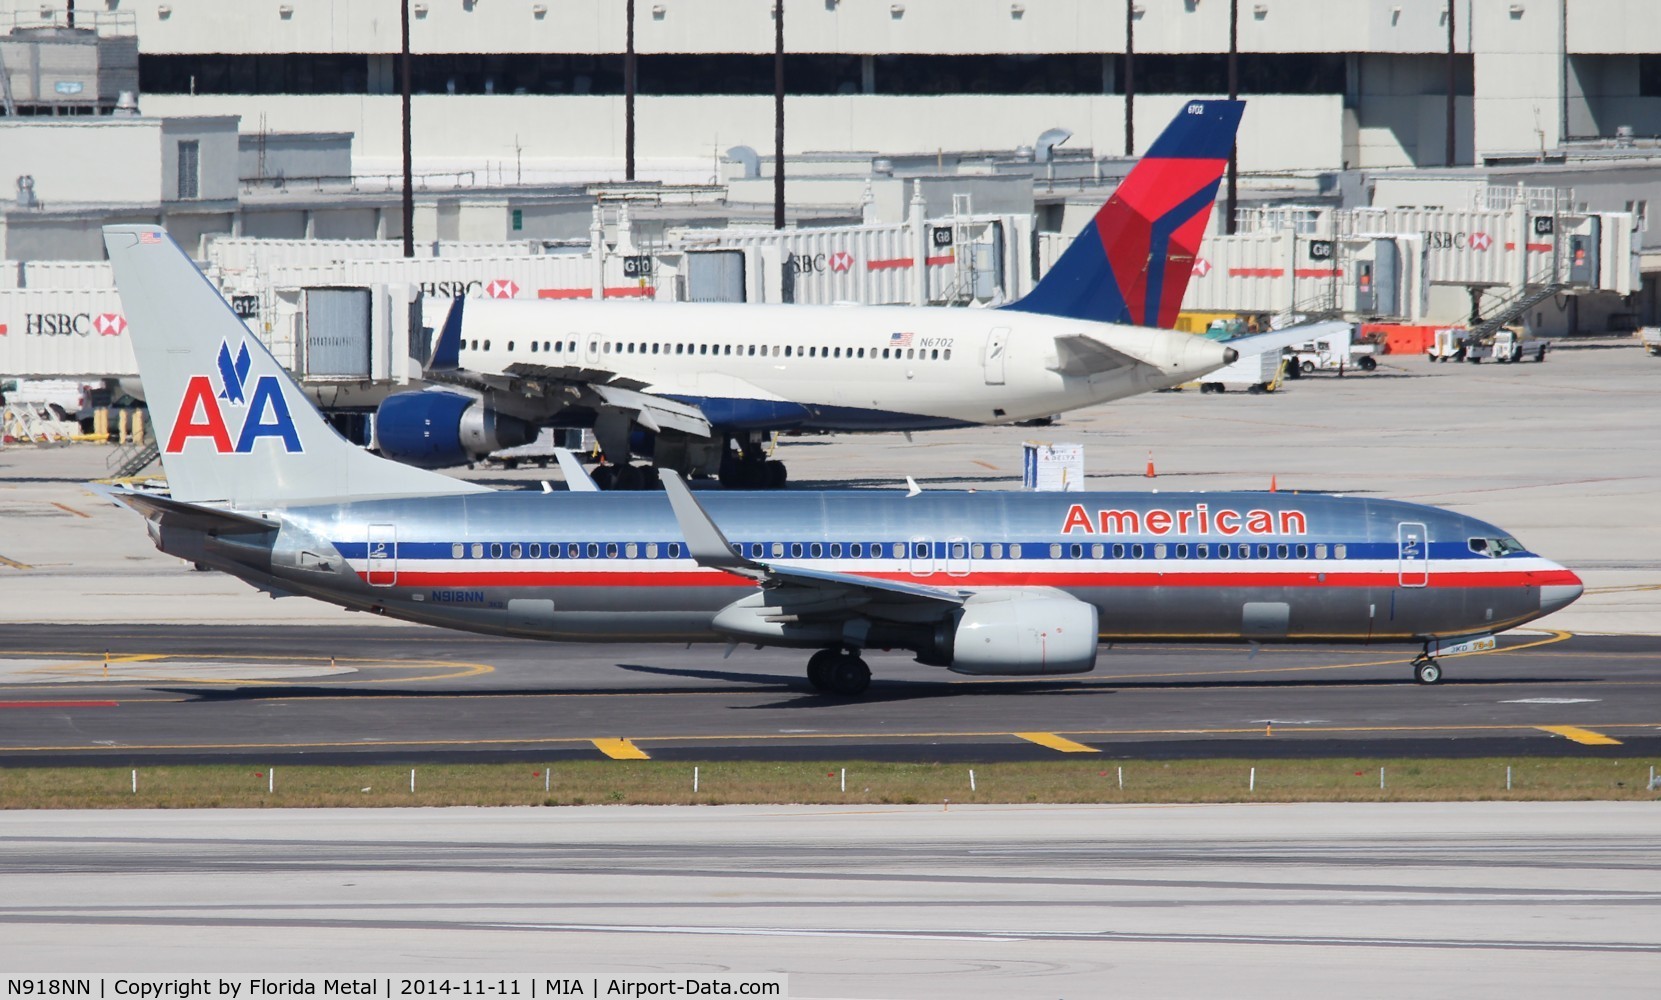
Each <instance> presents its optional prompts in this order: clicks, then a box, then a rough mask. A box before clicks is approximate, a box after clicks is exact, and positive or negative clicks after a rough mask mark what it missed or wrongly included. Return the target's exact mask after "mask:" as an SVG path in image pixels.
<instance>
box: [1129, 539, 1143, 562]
mask: <svg viewBox="0 0 1661 1000" xmlns="http://www.w3.org/2000/svg"><path fill="white" fill-rule="evenodd" d="M1130 557H1131V558H1132V559H1140V558H1142V543H1141V542H1137V543H1136V544H1135V545H1132V546H1131V547H1130Z"/></svg>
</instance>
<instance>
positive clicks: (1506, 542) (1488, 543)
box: [1469, 538, 1524, 559]
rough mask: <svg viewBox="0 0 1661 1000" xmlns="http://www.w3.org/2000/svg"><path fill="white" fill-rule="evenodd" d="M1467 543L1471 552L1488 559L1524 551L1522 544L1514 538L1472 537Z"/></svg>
mask: <svg viewBox="0 0 1661 1000" xmlns="http://www.w3.org/2000/svg"><path fill="white" fill-rule="evenodd" d="M1469 544H1470V547H1471V551H1472V552H1475V553H1476V554H1477V555H1479V556H1487V557H1488V558H1489V559H1499V558H1501V557H1503V556H1508V555H1512V554H1513V553H1517V552H1522V551H1524V549H1523V544H1522V543H1521V542H1519V541H1517V540H1516V539H1515V538H1473V539H1471V540H1470V542H1469Z"/></svg>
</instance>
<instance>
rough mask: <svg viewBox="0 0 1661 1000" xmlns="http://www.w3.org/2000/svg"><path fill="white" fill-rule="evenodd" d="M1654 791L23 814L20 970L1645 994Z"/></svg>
mask: <svg viewBox="0 0 1661 1000" xmlns="http://www.w3.org/2000/svg"><path fill="white" fill-rule="evenodd" d="M1658 808H1661V806H1657V805H1656V804H1653V803H1625V804H1616V803H1596V802H1573V803H1570V802H1561V803H1466V804H1441V805H1438V804H1401V805H1391V806H1382V805H1309V804H1298V805H1203V806H1180V805H1178V806H1093V807H1080V806H1041V805H1039V806H1003V807H988V806H976V807H958V806H953V807H952V808H951V810H950V811H949V812H948V811H943V810H942V809H941V808H940V807H939V806H927V807H925V806H913V807H875V808H860V809H840V808H830V807H742V806H731V807H720V808H707V807H705V808H697V807H613V808H604V807H577V808H558V809H547V808H543V809H519V808H512V809H488V810H476V809H425V810H406V809H387V810H378V811H377V810H353V809H346V810H330V811H317V810H286V809H260V810H251V811H241V810H217V811H206V812H198V811H174V812H147V813H146V812H140V813H133V812H126V811H120V810H112V811H103V812H93V813H61V812H24V813H8V814H6V816H5V823H4V827H3V832H0V875H3V877H4V881H5V885H6V891H5V894H4V897H3V898H0V925H3V927H0V965H4V966H5V968H6V969H7V970H8V974H10V975H16V974H21V973H23V972H28V973H44V972H58V973H68V972H74V973H79V974H89V973H93V972H110V973H124V974H129V975H133V974H145V973H151V974H164V975H175V976H189V975H202V974H206V973H213V972H221V973H226V972H242V973H265V974H268V975H280V974H284V973H287V974H293V973H310V974H329V973H377V974H391V975H412V974H423V973H436V972H446V973H451V974H454V975H460V976H467V975H472V976H488V975H494V974H498V973H502V972H513V973H532V972H535V973H542V974H545V975H556V974H559V973H562V972H564V973H572V972H585V973H586V972H602V973H627V974H629V976H630V978H636V979H639V978H645V977H648V976H652V975H656V974H661V973H675V972H678V973H688V972H701V973H725V972H735V973H762V972H783V973H787V974H788V975H789V977H790V981H789V988H790V996H792V997H798V998H808V997H811V998H855V997H857V998H862V1000H879V998H909V1000H934V998H939V1000H960V998H982V997H985V998H999V1000H1007V998H1017V1000H1026V998H1033V1000H1037V998H1046V1000H1054V998H1095V997H1120V996H1122V997H1138V998H1144V997H1146V998H1152V997H1230V998H1258V997H1261V998H1272V1000H1303V998H1310V1000H1326V998H1329V997H1333V996H1343V997H1355V998H1373V997H1377V998H1390V1000H1395V998H1399V997H1406V996H1411V997H1424V998H1435V997H1447V998H1461V1000H1462V998H1468V997H1496V998H1497V997H1547V996H1564V995H1578V994H1579V993H1582V992H1585V991H1586V990H1587V989H1589V988H1590V989H1593V990H1595V992H1596V993H1597V995H1598V996H1599V997H1609V998H1627V997H1630V998H1651V997H1654V996H1655V983H1656V979H1655V970H1656V968H1657V965H1658V963H1661V867H1658V866H1657V865H1656V863H1655V859H1656V857H1657V855H1658V853H1661V833H1658V832H1657V831H1661V825H1658V824H1657V812H1656V810H1657V809H1658Z"/></svg>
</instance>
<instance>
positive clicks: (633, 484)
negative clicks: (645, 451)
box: [589, 465, 659, 490]
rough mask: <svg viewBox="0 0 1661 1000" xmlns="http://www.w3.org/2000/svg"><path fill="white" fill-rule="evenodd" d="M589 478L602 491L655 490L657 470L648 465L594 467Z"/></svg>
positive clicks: (656, 486) (657, 484)
mask: <svg viewBox="0 0 1661 1000" xmlns="http://www.w3.org/2000/svg"><path fill="white" fill-rule="evenodd" d="M589 476H590V478H592V479H593V480H594V485H595V486H598V487H599V488H600V489H602V490H655V489H657V488H658V486H659V483H658V478H657V469H656V468H655V467H653V466H650V465H596V466H595V467H594V469H593V471H592V472H590V473H589Z"/></svg>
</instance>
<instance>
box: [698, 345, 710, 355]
mask: <svg viewBox="0 0 1661 1000" xmlns="http://www.w3.org/2000/svg"><path fill="white" fill-rule="evenodd" d="M698 353H699V354H708V353H709V345H708V344H699V345H698Z"/></svg>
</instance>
